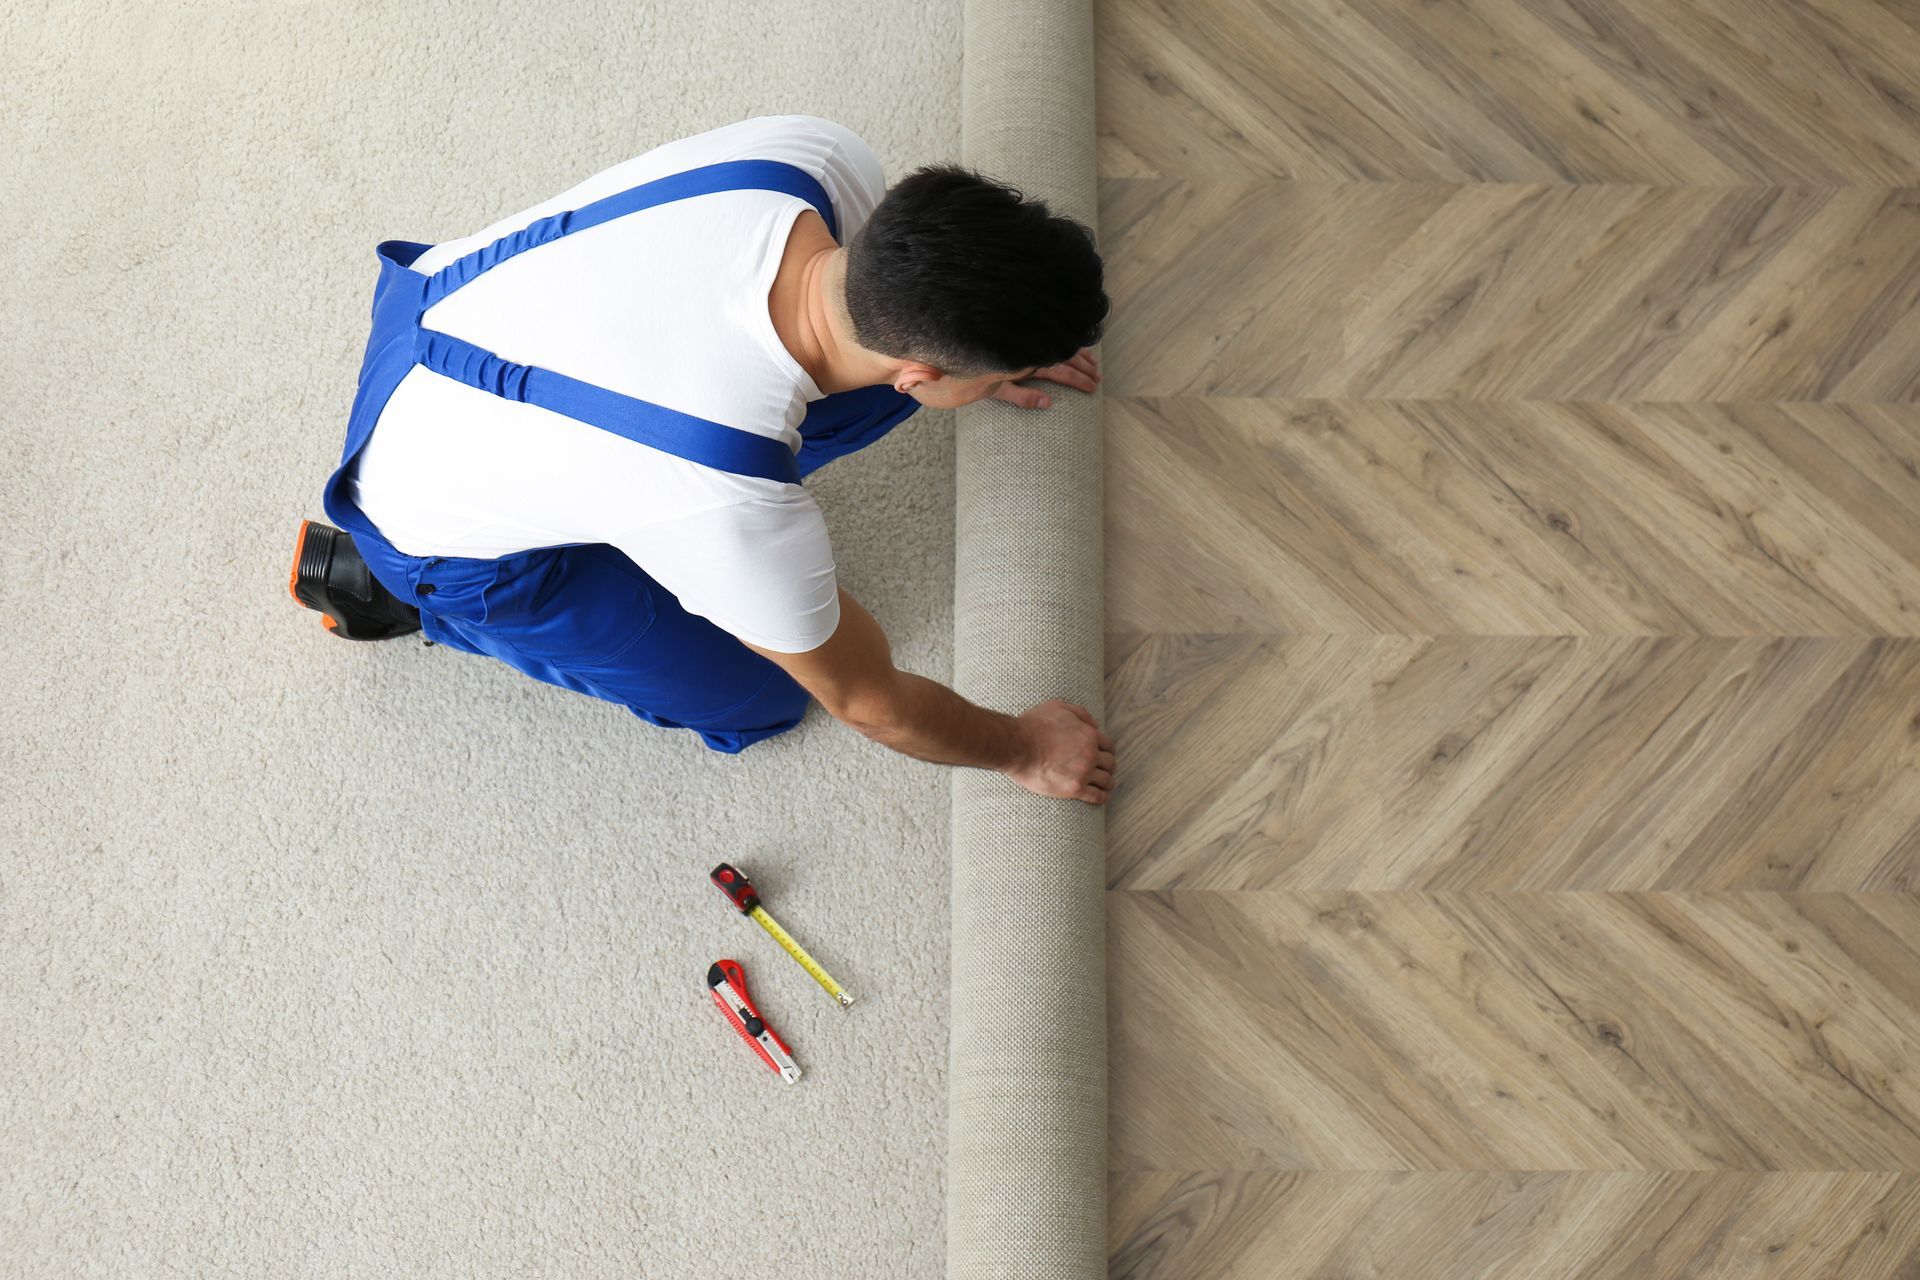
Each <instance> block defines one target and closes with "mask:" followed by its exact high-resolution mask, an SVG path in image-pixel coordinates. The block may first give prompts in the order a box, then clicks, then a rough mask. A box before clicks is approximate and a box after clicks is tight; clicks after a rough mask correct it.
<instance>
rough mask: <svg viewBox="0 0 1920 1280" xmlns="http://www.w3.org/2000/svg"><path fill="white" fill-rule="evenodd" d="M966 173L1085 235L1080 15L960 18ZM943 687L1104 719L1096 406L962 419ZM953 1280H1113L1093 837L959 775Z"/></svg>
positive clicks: (1089, 86)
mask: <svg viewBox="0 0 1920 1280" xmlns="http://www.w3.org/2000/svg"><path fill="white" fill-rule="evenodd" d="M963 76H964V102H963V116H962V119H963V139H962V145H963V153H964V156H965V159H966V161H967V163H968V164H970V165H973V166H975V167H976V168H979V169H981V170H983V171H984V172H987V173H989V174H991V175H993V176H995V177H998V178H1001V179H1003V180H1005V181H1008V182H1010V183H1012V184H1013V185H1014V186H1016V187H1019V188H1020V189H1021V190H1022V191H1024V192H1026V193H1027V194H1029V195H1033V196H1037V197H1039V198H1041V199H1043V200H1045V201H1046V202H1047V204H1048V206H1049V207H1050V208H1052V209H1053V210H1054V211H1055V212H1056V213H1062V214H1066V215H1068V216H1071V217H1073V218H1076V219H1078V220H1079V221H1081V222H1083V223H1085V224H1086V225H1088V226H1089V227H1092V226H1094V225H1095V215H1096V191H1095V171H1094V121H1093V31H1092V11H1091V5H1090V3H1089V0H1047V3H1044V4H1031V3H1020V2H1018V0H967V5H966V59H965V62H964V66H963ZM959 417H960V425H959V431H958V436H957V451H956V460H955V461H956V482H955V484H956V498H955V519H956V523H955V557H956V560H955V576H954V687H955V688H956V689H958V690H959V691H960V692H961V693H962V694H964V695H966V696H967V697H968V698H971V699H973V700H974V701H976V702H979V703H981V704H983V705H985V706H989V707H994V708H997V709H999V710H1003V711H1008V712H1018V711H1022V710H1025V709H1026V708H1028V707H1030V706H1033V705H1034V704H1036V703H1040V702H1044V701H1046V700H1048V699H1050V698H1065V699H1067V700H1068V701H1071V702H1076V703H1079V704H1080V705H1082V706H1084V707H1086V708H1088V709H1089V710H1090V711H1092V712H1093V714H1094V716H1095V717H1096V718H1097V719H1099V718H1103V717H1104V703H1103V700H1102V696H1101V688H1102V676H1103V672H1102V653H1103V648H1102V644H1103V624H1104V618H1103V602H1102V595H1101V576H1102V575H1101V567H1102V560H1101V521H1102V515H1101V455H1100V446H1101V439H1100V401H1099V398H1098V397H1097V396H1085V395H1081V394H1078V393H1075V392H1061V393H1059V394H1057V395H1055V396H1054V397H1053V407H1052V408H1051V409H1049V410H1047V411H1045V412H1041V413H1028V412H1024V411H1022V410H1018V409H1014V408H1012V407H1011V406H1008V405H1006V404H1002V403H998V402H989V403H985V404H980V405H975V406H971V407H969V408H965V409H962V410H960V412H959ZM952 818H953V926H952V947H953V957H952V966H953V968H952V972H953V1009H952V1039H951V1065H950V1067H949V1069H948V1073H947V1080H948V1101H947V1141H948V1168H947V1239H948V1263H947V1274H948V1275H949V1276H950V1277H953V1280H1081V1278H1083V1277H1084V1278H1091V1277H1096V1276H1101V1275H1104V1274H1105V1273H1106V1262H1105V1206H1106V1080H1107V1067H1106V1063H1107V1059H1106V979H1105V949H1104V932H1103V930H1104V920H1105V916H1104V910H1105V896H1104V892H1103V890H1104V887H1105V882H1104V873H1105V865H1104V863H1105V823H1104V813H1103V811H1102V810H1101V809H1098V808H1095V807H1092V806H1089V805H1085V804H1082V803H1080V802H1078V801H1069V800H1055V799H1045V798H1042V797H1039V796H1034V795H1031V794H1029V793H1027V792H1025V791H1022V790H1021V789H1019V788H1018V787H1016V786H1015V785H1014V784H1013V783H1011V782H1010V781H1009V780H1008V779H1006V778H1005V777H1003V776H1001V775H999V774H993V773H985V772H981V771H977V770H959V771H956V772H955V774H954V778H953V811H952Z"/></svg>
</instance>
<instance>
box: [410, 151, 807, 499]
mask: <svg viewBox="0 0 1920 1280" xmlns="http://www.w3.org/2000/svg"><path fill="white" fill-rule="evenodd" d="M746 190H760V191H779V192H783V193H785V194H787V195H791V196H797V197H799V198H800V199H802V200H805V201H806V202H807V203H808V204H811V205H812V206H813V207H814V209H815V210H817V211H818V212H819V214H820V216H821V217H822V218H823V219H825V221H826V224H827V230H828V231H829V232H831V233H832V235H833V238H834V239H835V240H838V239H839V238H840V230H839V222H838V220H837V219H836V218H835V217H834V214H833V203H832V202H831V201H830V200H828V198H827V193H826V189H825V188H824V187H822V186H821V185H820V183H819V181H818V180H817V179H815V178H814V176H813V175H812V174H810V173H808V172H806V171H805V170H804V169H799V168H796V167H794V166H793V165H790V164H785V163H782V162H781V161H778V160H728V161H724V162H722V163H720V164H710V165H704V166H702V167H701V168H698V169H689V170H687V171H686V172H684V173H675V174H670V175H668V176H667V177H664V178H658V179H655V180H654V181H652V182H647V183H642V184H641V185H640V186H637V187H633V188H631V189H629V190H626V191H622V192H619V193H617V194H615V195H611V196H607V197H606V198H604V199H601V200H595V201H594V202H593V203H591V204H586V205H582V206H581V207H580V208H578V209H573V210H569V211H567V212H565V213H556V214H553V215H552V216H550V217H546V218H541V219H540V220H539V221H537V222H534V223H531V224H529V225H528V226H526V227H523V228H522V229H521V230H519V231H515V232H513V233H512V234H510V235H505V236H502V237H500V238H499V239H498V240H495V241H494V242H493V243H492V244H490V245H487V246H486V247H485V248H482V249H476V250H475V251H474V252H472V253H469V254H467V255H466V256H464V257H461V258H457V259H455V260H454V261H453V262H450V263H448V264H447V265H446V266H445V267H442V268H441V269H440V270H439V271H437V272H435V273H434V274H433V275H432V276H431V277H429V278H428V280H427V283H426V290H425V295H424V301H423V302H422V304H421V310H422V311H423V312H424V311H425V309H426V308H427V307H430V306H432V305H433V304H434V303H436V302H438V301H440V299H442V298H444V297H446V296H447V295H448V294H450V293H452V292H453V291H454V290H456V289H459V288H460V287H461V286H463V285H465V284H468V283H469V282H471V281H473V280H474V279H476V278H477V277H479V276H480V275H481V274H483V273H484V272H486V271H487V270H489V269H490V268H493V267H496V266H498V265H499V264H500V263H502V262H505V261H506V260H507V259H509V258H512V257H515V256H517V255H519V254H522V253H525V252H526V251H527V250H529V249H533V248H537V247H538V246H540V245H543V244H548V243H550V242H552V241H554V240H558V239H560V238H561V237H562V236H566V235H571V234H573V233H574V232H576V231H584V230H586V229H587V228H588V227H597V226H599V225H600V224H601V223H603V222H610V221H612V220H613V219H615V218H618V217H622V216H624V215H626V214H629V213H635V212H638V211H639V210H641V209H651V208H653V207H654V206H655V205H662V204H668V203H671V202H672V201H675V200H685V199H688V198H689V197H692V196H702V195H712V194H714V193H716V192H721V191H746ZM413 358H414V362H415V363H416V364H422V365H425V366H426V367H427V368H429V369H432V370H433V371H434V372H435V373H440V374H444V375H446V376H447V377H449V378H453V379H455V380H456V381H459V382H463V383H465V384H466V385H468V386H470V387H475V388H477V389H479V390H481V391H486V392H490V393H492V394H493V395H496V396H500V397H501V398H503V399H507V400H518V401H521V402H522V403H525V404H532V405H538V406H540V407H541V408H543V409H550V410H552V411H553V412H554V413H558V414H563V415H565V416H566V417H569V418H573V419H575V420H576V421H579V422H584V423H586V424H587V425H588V426H593V427H599V428H600V429H601V430H603V431H611V432H612V433H613V434H615V435H617V436H621V437H623V438H625V439H628V440H632V441H635V442H636V443H638V444H644V445H650V446H652V447H653V448H655V449H659V450H662V451H664V452H666V453H671V454H673V455H675V456H676V457H681V458H686V459H688V460H689V461H692V462H698V463H702V464H704V465H706V466H709V467H714V468H717V469H718V470H721V471H730V472H733V473H735V474H737V475H748V476H759V477H762V478H764V479H768V480H781V481H786V482H788V483H790V484H798V483H799V481H800V472H799V468H798V466H797V465H796V464H795V462H794V456H793V451H792V450H791V449H789V448H788V447H787V445H786V444H785V443H784V442H783V441H780V440H776V439H774V438H772V437H771V436H763V435H757V434H755V433H753V432H751V431H742V430H740V429H739V428H737V427H729V426H727V425H726V424H724V423H719V422H712V421H709V420H708V419H706V418H700V417H696V416H694V415H693V414H690V413H681V412H680V411H678V410H676V409H669V408H667V407H666V406H664V405H658V404H654V403H652V402H651V401H647V400H641V399H637V398H636V397H633V396H628V395H622V394H620V393H619V392H617V391H609V390H607V389H606V388H604V387H597V386H594V385H593V384H592V383H589V382H582V381H580V380H579V379H577V378H569V377H567V376H566V375H564V374H560V373H555V372H553V371H552V370H551V369H541V368H538V367H536V366H533V365H524V364H515V363H513V362H512V361H510V360H503V359H502V358H500V357H499V356H497V355H495V354H494V353H493V352H491V351H488V350H486V349H484V348H482V347H477V346H475V345H474V344H472V343H470V342H466V341H464V340H462V339H460V338H456V337H454V336H453V335H452V334H450V333H441V332H439V331H438V330H434V329H428V328H424V327H419V328H418V331H417V332H416V333H415V335H414V349H413Z"/></svg>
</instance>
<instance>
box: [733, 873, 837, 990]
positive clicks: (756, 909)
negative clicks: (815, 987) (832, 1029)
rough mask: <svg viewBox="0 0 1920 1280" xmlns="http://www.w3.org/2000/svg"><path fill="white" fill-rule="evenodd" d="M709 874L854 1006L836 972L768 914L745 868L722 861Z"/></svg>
mask: <svg viewBox="0 0 1920 1280" xmlns="http://www.w3.org/2000/svg"><path fill="white" fill-rule="evenodd" d="M707 878H708V879H710V880H712V881H713V883H714V887H715V888H717V889H719V890H720V892H722V893H724V894H726V895H727V901H728V902H731V903H732V904H733V905H734V906H735V907H736V908H738V909H739V912H740V914H741V915H743V916H746V917H747V918H748V919H750V920H752V921H753V922H754V923H755V924H757V925H759V926H760V927H761V928H762V929H765V930H766V931H767V936H768V937H770V938H772V939H773V940H774V941H775V942H777V943H779V944H780V949H781V950H782V951H784V952H786V953H787V954H788V955H790V956H792V957H793V959H794V962H795V963H796V964H798V965H799V966H800V967H801V968H802V969H805V970H806V971H807V976H808V977H810V978H812V979H813V980H814V981H815V982H817V983H819V984H820V987H821V989H822V990H824V991H825V992H826V993H827V994H828V995H830V996H832V997H833V998H834V999H835V1000H838V1001H839V1002H840V1007H841V1008H842V1009H851V1008H852V1007H853V997H852V996H850V995H848V994H847V993H846V991H845V990H843V989H842V988H841V986H840V984H839V983H837V982H835V981H834V980H833V975H832V974H830V973H828V972H827V971H826V970H825V969H822V968H821V967H820V962H819V961H818V960H815V959H814V958H813V957H812V956H810V955H808V954H807V949H806V948H805V947H803V946H801V945H800V944H799V943H797V942H795V941H794V940H793V935H792V934H790V933H788V932H787V931H786V930H785V929H782V928H781V927H780V922H779V921H778V920H775V919H774V918H773V917H772V916H770V915H768V914H767V909H766V908H765V907H763V906H761V905H760V895H759V894H757V893H755V892H754V890H753V882H752V881H750V880H748V879H747V876H746V873H745V872H743V871H741V870H740V869H739V868H738V867H734V866H732V865H730V864H728V863H725V862H723V863H721V864H720V865H719V866H717V867H715V868H714V869H713V871H712V872H711V873H710V874H709V875H708V877H707Z"/></svg>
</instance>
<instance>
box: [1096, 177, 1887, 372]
mask: <svg viewBox="0 0 1920 1280" xmlns="http://www.w3.org/2000/svg"><path fill="white" fill-rule="evenodd" d="M1101 199H1102V204H1101V209H1102V231H1103V234H1104V236H1105V237H1106V240H1105V243H1106V244H1107V245H1108V246H1109V250H1110V253H1111V257H1110V262H1109V272H1108V277H1109V278H1108V286H1109V293H1110V295H1111V296H1112V299H1113V304H1114V314H1113V320H1112V323H1111V326H1110V330H1109V332H1108V335H1107V339H1106V346H1105V351H1106V364H1107V366H1108V369H1109V372H1108V386H1107V391H1108V393H1109V394H1110V395H1123V396H1180V395H1210V396H1288V397H1314V398H1354V397H1366V398H1371V399H1467V400H1485V399H1534V400H1539V399H1550V400H1551V399H1559V400H1568V399H1571V400H1653V401H1695V400H1721V401H1733V400H1740V401H1746V400H1783V401H1807V400H1836V401H1846V402H1849V403H1856V404H1857V403H1909V402H1912V401H1914V400H1915V399H1920V346H1917V345H1916V344H1915V343H1914V342H1913V338H1914V336H1915V334H1916V333H1920V327H1916V321H1915V320H1914V316H1915V314H1916V311H1920V189H1913V188H1904V189H1895V190H1864V189H1861V190H1780V189H1763V190H1755V189H1714V188H1665V189H1655V188H1647V187H1628V186H1590V187H1575V186H1550V185H1522V186H1511V185H1510V186H1441V185H1433V184H1425V185H1409V184H1400V183H1369V184H1343V185H1330V186H1329V185H1316V186H1306V185H1302V184H1295V183H1250V182H1209V183H1189V182H1179V181H1171V180H1165V179H1144V178H1109V179H1105V180H1103V183H1102V197H1101Z"/></svg>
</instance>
